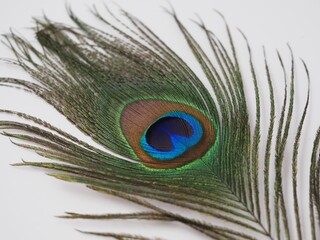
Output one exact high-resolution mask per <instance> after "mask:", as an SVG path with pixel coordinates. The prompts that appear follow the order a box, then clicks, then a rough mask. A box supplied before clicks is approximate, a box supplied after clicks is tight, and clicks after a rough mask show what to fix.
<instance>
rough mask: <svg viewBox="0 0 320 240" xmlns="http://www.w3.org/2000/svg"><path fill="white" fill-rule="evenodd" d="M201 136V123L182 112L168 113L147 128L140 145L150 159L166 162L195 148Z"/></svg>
mask: <svg viewBox="0 0 320 240" xmlns="http://www.w3.org/2000/svg"><path fill="white" fill-rule="evenodd" d="M202 136H203V129H202V126H201V123H200V122H199V121H198V120H197V119H196V118H195V117H193V116H192V115H190V114H187V113H184V112H170V113H167V114H165V115H163V116H161V117H160V118H159V119H157V120H156V121H155V122H154V123H152V124H151V125H150V126H149V127H148V129H147V130H146V131H145V132H144V134H143V136H142V137H141V139H140V144H141V147H142V149H143V150H144V151H146V152H147V153H148V154H149V155H150V156H151V157H153V158H155V159H158V160H162V161H168V160H172V159H174V158H176V157H179V156H180V155H182V154H183V153H185V152H186V151H187V150H188V149H190V148H191V147H193V146H195V145H196V144H197V143H199V142H200V140H201V138H202Z"/></svg>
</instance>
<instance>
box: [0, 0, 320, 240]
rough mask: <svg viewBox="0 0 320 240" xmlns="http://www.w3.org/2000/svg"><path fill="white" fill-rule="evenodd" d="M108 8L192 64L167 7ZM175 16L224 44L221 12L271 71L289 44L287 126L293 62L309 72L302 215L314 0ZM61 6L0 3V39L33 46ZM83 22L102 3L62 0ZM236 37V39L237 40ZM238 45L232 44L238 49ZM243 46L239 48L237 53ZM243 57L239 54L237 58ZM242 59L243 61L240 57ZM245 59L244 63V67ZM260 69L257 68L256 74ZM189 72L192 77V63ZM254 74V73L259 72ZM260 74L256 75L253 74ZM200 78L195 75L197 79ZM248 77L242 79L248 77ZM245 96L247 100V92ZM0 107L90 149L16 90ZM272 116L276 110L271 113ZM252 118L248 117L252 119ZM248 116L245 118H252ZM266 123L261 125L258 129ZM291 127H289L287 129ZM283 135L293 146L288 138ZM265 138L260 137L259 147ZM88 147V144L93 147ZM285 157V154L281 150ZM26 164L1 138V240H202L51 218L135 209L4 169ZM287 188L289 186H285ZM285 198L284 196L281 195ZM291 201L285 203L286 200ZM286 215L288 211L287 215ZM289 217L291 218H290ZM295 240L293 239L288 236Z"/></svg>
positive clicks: (58, 0)
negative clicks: (19, 37) (42, 20)
mask: <svg viewBox="0 0 320 240" xmlns="http://www.w3.org/2000/svg"><path fill="white" fill-rule="evenodd" d="M106 2H107V3H108V5H110V6H111V7H112V8H113V9H114V10H116V9H117V8H116V7H115V4H114V2H117V3H118V4H120V6H122V7H123V8H125V9H126V10H128V11H130V12H132V13H133V14H134V15H136V16H138V17H139V18H140V19H142V20H143V21H145V22H146V24H147V25H149V26H151V28H153V29H155V31H156V32H157V33H158V34H159V35H160V36H161V37H162V38H163V39H164V40H165V41H166V42H168V44H169V45H170V46H172V47H173V49H175V50H176V51H177V52H178V53H179V54H180V55H182V57H183V58H184V59H185V60H186V61H187V62H189V63H194V61H193V60H192V57H191V54H190V52H189V50H186V49H187V48H186V45H185V42H184V40H183V38H182V37H181V35H180V33H179V32H178V31H177V28H176V25H175V24H174V21H173V20H172V19H171V18H170V17H169V15H168V14H166V13H164V11H163V9H162V8H161V7H168V3H167V1H150V0H136V1H132V0H117V1H114V2H111V1H106ZM170 2H171V3H172V5H173V6H174V7H175V9H176V11H177V13H178V15H179V16H180V17H181V19H182V20H183V21H184V22H185V23H186V24H187V26H188V27H190V29H192V30H194V32H195V33H196V34H195V35H196V37H197V38H198V39H200V40H202V41H203V40H204V36H203V35H201V33H200V32H199V31H198V29H197V28H196V27H195V26H194V24H193V23H192V22H191V21H190V19H197V18H196V16H195V13H198V14H199V15H200V16H201V17H202V18H203V19H204V21H205V22H206V23H208V25H209V26H210V27H211V28H212V29H213V30H215V31H216V32H217V33H218V34H219V35H221V37H222V39H224V29H223V24H222V22H221V19H220V18H219V17H218V16H217V14H215V13H214V12H213V10H212V9H217V10H219V11H220V12H222V13H223V14H224V15H225V17H226V18H227V20H228V22H229V23H230V25H231V27H232V28H233V31H234V32H235V34H236V35H237V30H236V28H237V27H238V28H240V29H241V30H242V31H243V32H244V33H245V34H246V35H247V37H248V39H249V41H250V43H251V44H252V47H253V49H254V52H255V53H256V55H255V59H256V65H257V66H258V69H262V71H263V64H262V51H261V46H262V45H264V46H266V48H267V52H268V56H269V59H270V62H271V65H277V62H276V58H275V49H279V50H280V52H282V53H283V54H284V56H285V60H286V63H288V60H289V59H288V49H287V47H286V44H287V43H289V44H290V45H291V47H292V49H293V51H294V55H295V56H296V60H297V76H298V77H299V78H298V80H297V92H296V94H295V96H296V104H295V113H294V114H296V115H295V117H294V119H293V127H294V126H296V125H297V123H298V121H299V117H300V115H301V111H302V108H303V105H304V101H305V96H306V94H305V92H306V79H305V78H304V72H303V68H302V66H301V64H300V63H299V57H301V58H303V59H304V60H305V61H306V63H307V65H308V67H309V70H310V74H311V79H312V83H311V105H310V109H309V114H308V118H307V120H306V127H305V134H304V136H303V138H302V142H303V144H302V148H301V152H302V157H300V163H299V167H300V169H301V172H300V173H299V179H300V180H301V181H300V182H301V183H300V185H299V189H300V190H301V193H302V194H301V196H300V200H301V202H302V205H303V206H304V207H303V206H302V212H303V214H302V215H303V217H304V218H307V217H308V212H307V207H306V206H307V204H306V203H307V201H308V198H307V197H308V189H307V187H305V186H307V185H306V182H307V179H308V178H307V176H308V175H306V174H307V170H308V167H309V159H310V157H309V153H310V147H311V145H312V141H313V138H314V133H315V131H316V129H317V127H318V125H319V124H320V112H319V102H320V94H319V93H318V91H320V81H319V80H320V67H319V64H320V35H319V29H320V15H319V12H320V3H319V2H318V1H311V0H309V1H307V0H300V1H293V0H291V1H278V0H268V1H255V0H242V1H237V0H224V1H214V0H211V1H205V0H197V1H185V0H181V1H179V0H171V1H170ZM65 3H66V1H65V0H54V1H49V0H29V1H25V0H10V1H9V0H0V33H1V34H4V33H7V32H8V31H9V30H10V28H12V29H14V31H17V32H19V33H21V34H23V35H24V36H26V37H27V38H28V39H29V40H30V41H31V42H35V40H34V38H33V37H34V36H33V34H32V31H31V30H30V27H32V26H34V25H33V21H32V17H42V15H43V13H45V14H46V15H47V16H48V17H49V18H51V19H53V20H56V21H59V22H67V23H69V22H70V20H69V19H68V16H67V14H66V11H65ZM67 3H69V4H70V5H71V6H72V7H73V8H74V10H75V12H76V13H77V14H78V15H79V16H80V17H82V19H83V20H88V21H90V22H91V23H95V21H94V19H93V17H92V16H91V15H90V14H89V11H88V7H89V6H91V5H92V4H93V3H96V4H97V5H98V6H99V7H102V1H93V0H91V1H89V0H87V1H85V0H80V1H79V0H69V1H67ZM238 38H239V37H236V39H238ZM237 45H238V44H237ZM239 46H240V53H242V52H245V51H244V49H242V48H243V47H244V45H243V44H242V45H241V44H239ZM241 46H242V48H241ZM244 55H245V54H244ZM2 57H3V58H5V57H12V55H11V54H10V52H9V51H8V49H7V48H6V47H5V46H4V45H3V44H1V45H0V58H2ZM240 57H241V58H242V56H240ZM245 61H246V59H244V65H245V63H246V62H245ZM259 67H260V68H259ZM192 68H193V69H195V71H196V72H197V73H199V68H198V66H197V65H196V64H194V65H192ZM274 68H275V70H273V71H274V72H272V73H273V74H274V76H278V75H279V66H275V67H274ZM260 72H261V71H260ZM260 72H259V73H260ZM199 74H200V76H201V73H199ZM9 76H10V77H16V78H22V79H29V77H28V76H27V75H26V74H25V73H24V72H23V71H21V70H20V69H17V67H14V66H10V65H8V64H5V63H3V62H0V77H9ZM259 77H261V79H262V82H260V83H259V84H260V86H261V94H262V96H266V97H267V96H268V92H267V88H266V86H267V85H266V84H265V78H264V75H263V74H261V73H260V74H259ZM248 79H249V78H248ZM282 87H283V84H282V82H281V78H279V81H275V88H276V93H278V95H277V97H276V104H278V106H279V105H280V103H281V101H282V96H283V94H282V93H283V92H282V90H283V88H282ZM250 90H252V84H251V81H250V79H249V80H248V84H247V85H246V91H247V92H249V93H250V92H252V91H250ZM249 95H250V94H249ZM249 107H250V110H252V111H251V112H254V104H252V103H250V102H249ZM262 107H263V109H267V110H268V104H267V101H264V102H262ZM0 108H1V109H13V110H18V111H22V112H26V113H29V114H32V115H34V116H37V117H39V118H42V119H44V120H46V121H49V122H50V123H52V124H54V125H55V126H58V127H60V128H62V129H63V130H65V131H68V132H70V133H72V134H74V135H75V136H76V137H79V138H81V139H83V140H86V141H88V142H89V143H92V141H90V139H88V138H86V137H85V136H83V135H82V134H81V133H80V132H79V131H77V129H76V128H75V127H74V126H72V125H71V124H70V123H69V122H68V121H67V120H66V119H65V118H64V117H63V116H61V115H60V114H58V113H57V112H56V111H55V110H54V109H53V108H52V107H50V106H48V105H47V104H45V103H44V101H42V100H40V99H38V98H36V97H34V96H30V95H28V94H25V93H22V92H19V91H17V90H13V89H8V88H0ZM267 110H266V111H263V112H262V116H264V115H268V111H267ZM277 113H278V112H277ZM253 115H254V114H253ZM0 116H1V117H0V119H8V116H3V115H0ZM252 119H253V116H251V120H252ZM267 121H268V119H266V120H263V121H262V123H263V124H265V123H266V122H267ZM293 129H294V128H293ZM293 135H294V132H293V133H292V134H291V135H290V137H291V140H290V141H289V143H292V136H293ZM264 140H265V136H264V135H263V136H262V141H264ZM92 144H94V143H92ZM287 152H289V153H290V148H289V150H288V151H287ZM22 158H23V159H25V160H29V161H31V160H39V159H40V158H39V157H38V156H37V155H35V154H34V153H32V152H30V151H26V150H22V149H21V148H19V147H16V146H14V145H13V144H12V143H11V142H10V141H9V139H8V138H7V137H3V136H0V239H3V240H38V239H47V240H53V239H78V240H81V239H96V237H94V236H92V237H91V236H86V235H83V234H81V233H78V232H76V231H75V230H74V229H81V230H96V231H115V232H127V231H129V232H134V233H143V234H145V235H147V236H150V237H152V236H161V237H165V238H167V239H204V237H203V236H202V235H199V234H197V233H195V232H193V231H191V230H189V229H188V228H186V227H183V226H181V225H179V224H166V223H155V224H149V223H140V224H139V223H133V222H130V223H124V222H121V221H112V222H107V221H105V222H101V221H92V222H91V221H80V220H71V221H70V220H62V219H58V218H55V217H54V216H57V215H61V214H63V212H64V211H74V212H81V213H107V212H127V211H134V210H138V209H141V208H139V207H137V206H135V205H133V204H130V203H128V202H126V201H122V200H119V199H117V198H112V197H108V196H104V195H101V194H98V193H95V192H92V191H90V190H88V189H86V188H85V187H83V186H80V185H77V184H70V183H65V182H62V181H57V180H55V179H53V178H51V177H48V176H46V175H45V174H44V173H45V172H46V171H43V170H39V169H33V168H18V167H12V166H10V164H13V163H17V162H20V161H21V159H22ZM285 170H286V171H285V173H284V174H285V175H286V174H287V175H288V179H290V175H289V174H290V164H287V165H286V164H285ZM286 181H288V183H290V180H286ZM285 191H286V192H288V193H289V194H290V193H291V190H290V189H289V188H288V189H285ZM287 201H289V202H290V198H288V199H287ZM290 214H292V213H290ZM291 216H292V215H291ZM308 227H309V226H307V225H304V232H305V234H306V236H308V235H307V232H308V230H309V228H308ZM293 234H294V233H293Z"/></svg>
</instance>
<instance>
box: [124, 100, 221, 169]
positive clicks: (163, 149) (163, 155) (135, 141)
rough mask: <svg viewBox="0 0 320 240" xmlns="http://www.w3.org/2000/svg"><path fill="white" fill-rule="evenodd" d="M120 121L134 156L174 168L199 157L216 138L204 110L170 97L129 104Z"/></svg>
mask: <svg viewBox="0 0 320 240" xmlns="http://www.w3.org/2000/svg"><path fill="white" fill-rule="evenodd" d="M120 123H121V129H122V131H123V134H124V136H125V138H126V140H127V142H128V143H129V145H130V147H131V148H132V149H133V151H134V152H135V154H136V155H137V157H138V158H139V159H140V160H141V161H142V162H143V163H144V164H145V165H146V166H148V167H152V168H176V167H181V166H183V165H185V164H187V163H189V162H192V161H194V160H196V159H199V158H201V157H202V156H203V155H204V154H205V153H206V152H207V151H208V149H209V148H210V147H212V145H213V143H214V141H215V138H216V134H215V130H214V128H213V124H212V123H211V122H210V120H209V119H208V118H207V117H206V116H205V115H204V114H203V113H201V112H200V111H199V110H197V109H195V108H193V107H191V106H188V105H185V104H181V103H175V102H170V101H163V100H144V101H136V102H133V103H131V104H128V105H127V106H126V107H125V108H124V110H123V112H122V114H121V119H120Z"/></svg>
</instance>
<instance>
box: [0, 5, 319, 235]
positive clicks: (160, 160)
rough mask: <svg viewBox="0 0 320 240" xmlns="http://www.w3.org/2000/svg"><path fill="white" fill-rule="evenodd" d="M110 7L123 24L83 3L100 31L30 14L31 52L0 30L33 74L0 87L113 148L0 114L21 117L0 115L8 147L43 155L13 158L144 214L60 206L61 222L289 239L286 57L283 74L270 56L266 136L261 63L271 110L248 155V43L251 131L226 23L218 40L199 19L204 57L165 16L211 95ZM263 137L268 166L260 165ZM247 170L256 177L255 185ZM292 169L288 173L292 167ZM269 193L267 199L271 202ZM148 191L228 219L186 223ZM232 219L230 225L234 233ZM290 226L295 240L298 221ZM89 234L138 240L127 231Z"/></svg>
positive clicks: (313, 200)
mask: <svg viewBox="0 0 320 240" xmlns="http://www.w3.org/2000/svg"><path fill="white" fill-rule="evenodd" d="M122 13H123V15H124V19H125V20H124V21H123V20H121V19H119V18H117V17H115V16H114V15H113V14H112V13H110V12H109V16H108V17H107V18H105V17H104V16H102V15H101V14H100V13H98V12H97V11H94V14H95V16H96V17H97V18H98V19H99V20H100V21H101V22H103V23H104V24H105V27H106V29H105V30H104V31H101V30H99V29H96V28H94V27H93V26H90V25H88V24H87V23H85V22H83V21H82V20H81V19H79V18H78V17H77V16H76V15H75V14H74V13H73V12H72V11H71V10H69V14H70V17H71V19H72V20H73V22H74V24H75V25H76V28H75V27H68V26H65V25H63V24H56V23H54V22H51V21H50V20H48V19H46V18H45V19H44V20H37V21H36V24H37V28H36V29H37V32H36V37H37V41H38V43H39V44H40V45H41V47H42V48H41V49H37V48H36V47H35V46H33V44H31V43H29V42H28V41H26V40H24V39H23V38H21V37H19V36H17V35H15V34H10V35H7V36H6V40H7V42H8V43H9V46H10V47H11V49H12V50H13V53H14V54H15V56H16V63H17V64H18V65H19V66H20V67H22V68H23V69H24V70H25V71H26V72H28V73H29V74H30V75H31V76H32V77H33V78H34V79H35V83H31V82H28V81H23V80H18V79H12V78H1V79H0V85H5V86H16V87H17V86H18V87H20V88H23V89H24V90H27V91H29V92H32V93H33V94H36V95H38V96H39V97H41V98H42V99H44V100H45V101H47V102H48V103H49V104H51V105H52V106H54V107H55V108H56V109H57V110H58V111H59V112H60V113H62V114H63V115H64V116H66V117H67V119H68V120H69V121H71V122H72V123H74V124H75V125H76V126H77V127H78V128H79V129H80V130H81V131H82V132H84V133H85V134H86V135H88V136H90V137H92V139H93V140H94V141H95V142H97V143H98V144H100V145H101V146H104V147H106V148H107V149H109V150H111V151H113V152H114V153H117V154H118V156H116V155H114V154H111V153H109V152H105V151H102V150H99V149H97V148H95V147H93V146H91V145H89V144H87V143H85V142H82V141H80V140H78V139H76V138H75V137H73V136H71V135H70V134H68V133H66V132H64V131H61V130H59V129H57V128H55V127H54V126H52V125H50V124H48V123H46V122H43V121H41V120H40V119H37V118H36V117H32V116H29V115H26V114H23V113H17V112H13V111H10V110H0V112H2V113H7V114H15V115H18V116H19V117H21V118H24V119H26V120H28V121H29V123H28V124H24V123H20V122H10V121H0V129H6V133H5V135H7V136H10V137H11V138H15V139H19V140H23V141H27V142H28V144H20V145H21V146H22V147H25V148H29V149H33V150H35V151H37V153H39V154H40V155H42V156H44V157H46V158H48V159H51V160H54V161H53V162H47V163H44V162H42V163H32V162H24V163H22V164H20V165H30V166H38V167H42V168H48V169H54V170H57V171H58V173H55V174H52V175H53V176H55V177H56V178H59V179H62V180H66V181H71V182H79V183H83V184H86V185H87V186H88V187H89V188H91V189H94V190H96V191H99V192H103V193H108V194H112V195H115V196H118V197H121V198H124V199H127V200H129V201H132V202H135V203H137V204H140V205H142V206H144V207H146V208H148V209H149V210H150V211H149V212H138V213H135V214H113V215H112V214H111V215H110V214H109V215H108V214H107V215H81V214H75V213H69V214H68V215H67V216H66V217H69V218H92V219H119V218H120V219H124V220H125V219H139V220H141V219H144V220H163V221H177V222H180V223H182V224H185V225H187V226H189V227H191V228H193V229H195V230H196V231H199V232H201V233H203V234H204V235H206V236H207V237H209V238H211V239H255V238H258V239H260V238H269V239H274V238H277V239H281V238H283V236H282V235H284V236H285V237H286V238H287V239H290V238H291V235H292V234H291V232H290V228H292V224H291V222H290V219H288V217H287V208H286V204H285V202H284V196H285V193H284V191H283V185H282V184H283V183H282V163H283V161H284V150H285V146H286V144H287V138H288V131H289V128H290V123H291V118H292V109H293V99H294V98H293V96H294V80H295V76H294V58H293V57H292V63H291V69H292V71H291V73H290V75H288V76H287V73H286V72H287V71H286V66H285V64H283V61H282V59H281V57H280V55H279V60H280V65H281V66H282V67H283V70H284V75H285V81H286V80H287V79H290V92H288V90H287V88H286V89H285V96H287V95H288V96H289V97H290V101H289V102H288V103H287V102H286V100H285V101H284V103H283V105H282V106H281V107H282V112H283V116H282V117H281V118H280V124H279V126H278V129H276V130H277V131H278V134H277V136H276V138H275V137H274V136H273V132H274V129H275V127H274V119H275V114H274V112H275V104H274V96H273V85H272V82H273V80H272V78H271V76H270V73H269V66H268V62H267V60H265V69H266V75H267V80H268V83H269V91H270V99H269V100H270V102H271V107H270V119H269V120H270V124H269V127H268V129H269V132H268V136H267V145H266V150H265V158H264V159H262V158H261V156H259V151H260V147H259V146H260V145H261V144H260V121H261V117H262V116H261V113H260V95H259V87H258V85H259V84H258V79H257V76H256V73H255V68H254V64H253V60H252V55H251V49H250V46H249V44H248V53H249V66H250V68H251V73H252V75H251V79H250V80H251V81H252V83H253V85H254V91H255V92H254V93H255V97H256V112H255V116H256V119H255V120H256V122H255V124H254V130H253V132H252V130H251V128H250V121H249V111H248V107H247V99H246V95H245V91H244V77H243V76H242V72H241V69H240V66H239V63H238V58H237V52H236V49H235V46H234V42H233V38H232V34H231V31H230V29H229V27H228V26H227V25H226V30H227V35H228V38H229V43H230V45H228V44H223V43H222V42H220V40H219V39H218V38H217V37H216V36H215V35H214V33H213V32H212V31H210V30H208V29H207V28H206V26H205V25H204V23H201V22H200V23H199V27H200V28H201V29H202V30H203V33H204V35H205V36H206V39H207V41H208V43H209V47H210V53H207V52H205V51H204V50H203V48H202V47H201V45H200V44H199V43H198V42H197V41H196V40H195V38H194V37H193V35H192V34H191V33H190V32H189V31H188V30H187V28H186V27H185V26H184V25H183V24H182V22H181V21H180V20H179V19H178V17H177V15H176V14H175V13H174V12H170V14H171V15H172V18H173V20H174V21H175V23H176V24H177V26H178V29H179V33H182V35H183V36H184V38H185V40H186V43H187V46H188V49H189V50H191V51H192V53H193V55H194V57H195V59H196V60H197V62H198V64H199V65H200V66H201V69H202V71H203V73H204V75H205V77H206V78H207V80H208V82H209V83H210V88H212V90H213V92H214V96H211V94H210V93H209V90H208V88H206V87H205V86H204V84H203V81H201V80H200V79H199V77H198V76H197V75H196V74H195V73H194V72H193V71H192V68H191V67H190V66H188V64H187V63H186V62H185V61H183V59H181V58H180V57H179V56H178V55H177V54H176V53H175V52H174V51H173V50H172V49H171V48H170V47H168V46H167V45H166V44H165V43H164V42H163V41H162V40H161V39H160V38H159V37H158V36H157V35H155V33H154V32H153V31H152V30H150V29H149V28H148V27H147V26H146V25H145V24H144V23H143V22H141V21H139V20H138V19H137V18H135V17H134V16H132V15H131V14H129V13H128V12H125V11H122ZM125 21H126V22H125ZM245 41H247V40H246V39H245ZM229 52H230V53H229ZM211 54H212V56H211ZM213 59H214V61H213ZM305 69H306V72H307V75H308V71H307V68H306V67H305ZM307 77H309V76H307ZM285 99H286V98H285ZM308 103H309V96H308V100H307V103H306V105H305V108H304V112H303V115H302V117H301V122H300V125H299V128H298V131H297V134H296V142H295V143H294V154H293V155H294V157H293V160H292V161H293V163H292V166H293V169H294V170H296V164H297V163H296V161H297V155H298V147H299V139H300V135H301V132H302V126H303V123H304V119H305V115H306V110H307V107H308ZM286 109H288V111H287V112H288V114H287V115H286V116H285V115H284V113H285V112H286ZM39 125H40V127H38V126H39ZM7 130H8V131H7ZM9 130H18V131H22V132H23V133H21V134H16V133H10V131H9ZM319 136H320V132H318V133H317V136H316V140H315V145H314V149H313V155H312V161H311V167H310V209H311V215H310V222H311V225H312V231H313V232H312V237H313V239H315V238H316V235H317V232H316V230H315V229H317V228H318V227H319V226H318V225H317V223H316V221H315V218H316V217H318V218H319V216H320V215H319V213H320V209H319V206H320V204H319V199H320V195H319V188H318V186H319V174H318V171H319V160H317V158H316V157H315V156H316V154H317V152H318V148H319V142H320V140H319V139H320V137H319ZM273 142H275V146H274V148H275V152H276V154H275V156H272V157H274V163H275V166H271V165H270V162H271V161H270V159H271V146H272V143H273ZM119 155H120V157H119ZM259 161H263V163H264V169H260V168H259ZM271 169H272V170H274V171H275V177H274V179H273V180H274V182H275V185H274V188H272V187H271V186H269V182H270V180H271V175H270V174H269V173H270V171H271ZM259 174H264V175H263V176H264V183H263V185H262V184H261V183H260V182H259V177H258V176H259ZM292 177H293V179H294V180H295V181H296V179H297V176H296V171H293V175H292ZM293 190H294V192H295V195H293V199H294V207H295V209H294V214H295V222H296V223H298V222H299V219H300V215H299V214H300V212H299V206H298V197H297V194H296V190H297V188H296V185H294V186H293ZM262 192H263V193H264V197H263V200H264V201H262V199H261V198H262ZM271 196H274V202H273V205H272V204H270V201H271V200H272V198H271ZM150 199H153V200H158V201H162V202H165V203H169V204H174V205H177V206H180V207H183V208H187V209H189V210H194V211H197V212H200V213H203V214H205V215H206V216H210V217H213V218H216V219H219V220H223V221H225V222H227V223H228V224H226V226H225V227H221V226H219V225H218V224H215V222H213V223H211V222H202V221H198V220H195V219H193V218H191V217H189V216H183V215H182V214H177V213H174V212H171V211H169V210H166V209H164V208H161V207H158V206H156V205H155V204H153V203H152V202H151V201H149V200H150ZM262 209H264V211H262ZM271 211H272V212H273V213H274V215H273V214H270V212H271ZM316 212H317V213H318V215H316V214H315V213H316ZM271 219H272V220H271ZM234 226H237V227H238V228H239V229H240V230H235V228H234ZM296 230H297V234H298V236H299V239H302V233H301V226H300V225H299V224H297V226H296ZM90 234H96V235H100V236H106V237H107V236H109V237H110V236H111V237H114V238H118V239H130V238H131V239H145V238H143V237H140V236H132V235H127V234H118V235H117V234H111V233H91V232H90Z"/></svg>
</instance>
